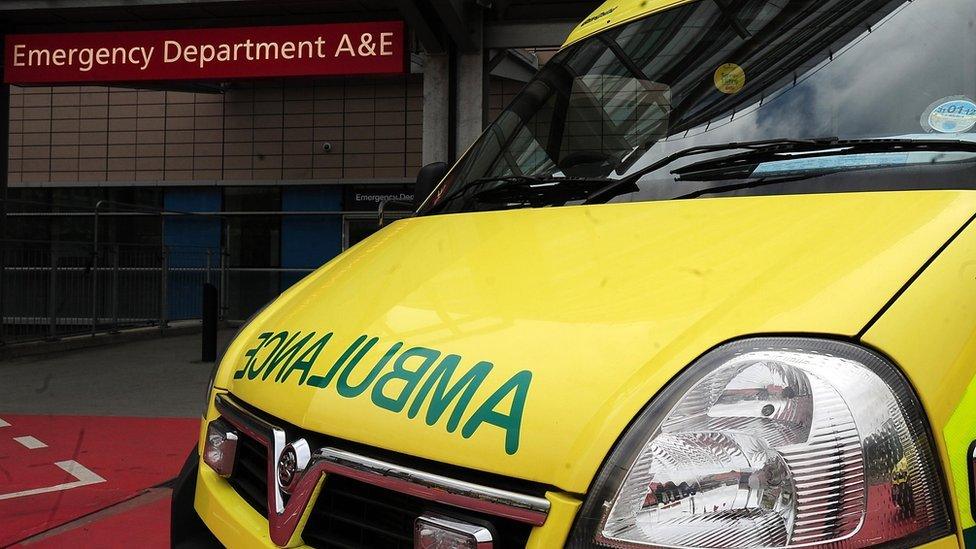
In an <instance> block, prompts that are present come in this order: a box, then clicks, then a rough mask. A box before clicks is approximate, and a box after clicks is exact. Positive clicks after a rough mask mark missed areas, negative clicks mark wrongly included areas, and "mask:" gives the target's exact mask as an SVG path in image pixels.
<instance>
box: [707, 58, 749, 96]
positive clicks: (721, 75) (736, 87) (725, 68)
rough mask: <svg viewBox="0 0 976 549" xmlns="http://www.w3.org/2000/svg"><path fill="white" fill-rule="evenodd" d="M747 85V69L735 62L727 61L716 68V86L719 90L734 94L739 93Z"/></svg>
mask: <svg viewBox="0 0 976 549" xmlns="http://www.w3.org/2000/svg"><path fill="white" fill-rule="evenodd" d="M745 85H746V71H744V70H742V67H740V66H739V65H736V64H735V63H726V64H724V65H721V66H720V67H719V68H718V69H716V70H715V87H716V88H718V91H720V92H722V93H726V94H729V95H732V94H734V93H739V91H741V90H742V88H743V87H744V86H745Z"/></svg>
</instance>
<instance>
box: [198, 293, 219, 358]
mask: <svg viewBox="0 0 976 549" xmlns="http://www.w3.org/2000/svg"><path fill="white" fill-rule="evenodd" d="M202 316H203V345H202V352H201V360H203V361H204V362H214V361H215V360H217V287H216V286H214V285H213V284H210V283H207V284H204V285H203V314H202Z"/></svg>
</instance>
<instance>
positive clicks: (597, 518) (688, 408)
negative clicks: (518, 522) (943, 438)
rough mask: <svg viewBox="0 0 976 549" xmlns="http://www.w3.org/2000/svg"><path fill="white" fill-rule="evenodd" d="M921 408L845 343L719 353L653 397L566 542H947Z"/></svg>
mask: <svg viewBox="0 0 976 549" xmlns="http://www.w3.org/2000/svg"><path fill="white" fill-rule="evenodd" d="M944 494H945V491H944V487H943V485H942V481H941V477H940V475H939V471H938V468H937V465H936V461H935V455H934V452H933V449H932V443H931V437H930V436H929V432H928V428H927V424H926V421H925V418H924V416H923V414H922V409H921V406H920V404H919V403H918V401H917V399H916V398H915V396H914V394H913V392H912V391H911V389H910V388H909V386H908V384H907V382H906V381H905V379H904V378H903V377H902V376H901V374H900V373H899V372H898V371H897V370H896V369H895V368H894V367H893V366H892V365H890V364H889V363H888V362H887V361H885V360H884V359H883V358H881V357H880V356H878V355H876V354H875V353H872V352H870V351H868V350H866V349H863V348H860V347H856V346H854V345H850V344H846V343H840V342H833V341H825V340H816V339H806V338H802V339H801V338H791V339H785V338H775V339H774V338H763V339H752V340H744V341H740V342H736V343H731V344H728V345H724V346H722V347H720V348H718V349H716V350H714V351H713V352H711V353H709V354H708V355H706V356H705V357H703V358H701V359H700V360H698V361H696V363H695V364H694V365H693V366H692V367H691V368H689V369H688V371H686V372H685V373H683V374H682V375H681V376H679V378H678V379H677V380H676V382H675V383H673V384H671V385H670V386H669V387H668V388H667V389H666V390H665V391H663V392H662V393H661V394H660V395H659V396H658V397H656V398H655V399H654V401H653V402H652V403H651V405H650V406H649V407H648V408H647V409H646V410H645V411H644V412H643V413H642V414H641V416H640V417H639V418H638V420H637V421H636V422H635V424H634V425H633V427H632V428H631V429H630V431H629V432H628V433H626V434H625V436H624V438H623V439H622V440H621V442H620V443H619V444H618V445H617V448H615V449H614V451H613V453H612V454H611V456H610V458H609V460H608V462H607V464H606V465H604V468H603V470H602V471H601V473H600V474H599V475H598V477H597V479H596V481H595V482H594V484H593V487H592V488H591V490H590V496H589V497H588V499H587V501H586V503H585V504H584V508H583V510H582V512H581V515H580V518H579V519H578V523H577V527H576V530H575V531H574V535H573V539H572V544H573V545H575V546H577V547H581V546H594V545H595V546H603V547H682V548H683V547H689V548H691V547H705V548H718V547H802V546H830V547H866V546H873V545H877V544H881V543H885V542H889V541H894V540H900V541H901V542H903V543H904V542H907V541H909V540H921V541H924V539H932V538H935V537H937V536H943V535H949V534H950V521H949V515H948V510H947V508H946V503H945V496H944Z"/></svg>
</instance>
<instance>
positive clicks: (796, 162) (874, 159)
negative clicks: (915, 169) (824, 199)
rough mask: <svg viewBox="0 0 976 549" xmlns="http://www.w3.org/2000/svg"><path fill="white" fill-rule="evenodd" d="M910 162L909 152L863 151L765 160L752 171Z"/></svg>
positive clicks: (782, 171) (763, 172)
mask: <svg viewBox="0 0 976 549" xmlns="http://www.w3.org/2000/svg"><path fill="white" fill-rule="evenodd" d="M906 163H908V153H863V154H845V155H837V156H814V157H811V158H789V159H785V160H775V161H772V162H763V163H762V164H760V165H758V166H756V169H755V170H753V171H752V175H753V176H759V175H773V174H776V175H782V174H788V173H802V172H806V171H823V170H832V169H838V170H841V169H843V170H856V169H859V168H884V167H887V166H901V165H904V164H906Z"/></svg>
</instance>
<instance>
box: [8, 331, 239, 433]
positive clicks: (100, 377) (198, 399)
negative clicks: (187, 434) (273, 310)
mask: <svg viewBox="0 0 976 549" xmlns="http://www.w3.org/2000/svg"><path fill="white" fill-rule="evenodd" d="M232 333H233V332H227V333H221V336H222V337H221V345H223V344H225V343H226V340H227V339H229V337H230V336H231V335H232ZM212 367H213V364H212V363H204V362H200V335H199V334H195V335H182V336H174V337H165V338H157V339H150V340H143V341H134V342H129V343H120V344H114V345H111V346H103V347H95V348H91V349H83V350H76V351H71V352H65V353H61V354H57V355H49V356H42V357H30V358H20V359H7V360H4V361H0V414H3V413H8V414H11V413H19V414H68V415H115V416H141V417H199V415H200V413H201V412H202V410H203V403H204V398H205V397H204V392H205V391H206V387H207V381H208V379H209V376H210V371H211V368H212Z"/></svg>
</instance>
